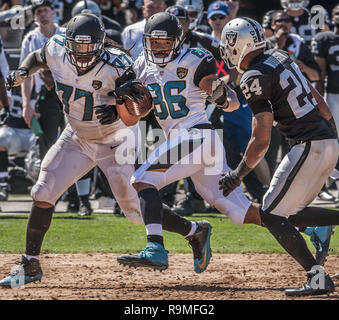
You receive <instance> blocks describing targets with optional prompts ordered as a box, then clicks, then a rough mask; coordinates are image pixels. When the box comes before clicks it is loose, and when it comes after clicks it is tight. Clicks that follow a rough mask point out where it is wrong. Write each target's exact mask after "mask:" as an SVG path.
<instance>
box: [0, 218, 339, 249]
mask: <svg viewBox="0 0 339 320" xmlns="http://www.w3.org/2000/svg"><path fill="white" fill-rule="evenodd" d="M27 218H28V216H27V215H20V216H5V215H3V216H0V253H23V252H24V250H25V237H26V225H27ZM203 219H207V220H209V221H210V223H211V224H212V226H213V230H212V238H211V246H212V249H213V252H215V253H246V252H258V253H282V252H284V251H283V250H282V249H281V247H280V246H279V245H278V244H277V242H276V240H275V239H274V238H273V237H272V236H271V234H270V233H269V232H268V231H267V230H266V229H265V228H262V227H258V226H252V225H244V226H241V227H239V226H236V225H234V224H233V223H231V222H230V221H229V220H228V219H226V218H225V217H224V216H223V215H221V214H220V215H219V214H195V215H193V216H192V217H190V220H194V221H198V220H203ZM145 234H146V233H145V229H144V226H138V225H135V224H132V223H131V222H130V221H129V220H127V219H126V218H124V217H122V216H114V215H112V214H107V213H106V214H92V216H91V217H86V218H81V217H78V216H77V215H76V214H71V213H69V214H67V213H65V214H55V215H54V217H53V220H52V224H51V227H50V229H49V231H48V233H47V234H46V236H45V240H44V243H43V247H42V251H43V252H45V253H46V252H51V253H85V252H114V253H126V252H137V251H139V250H140V249H142V248H143V247H144V246H145V243H146V236H145ZM164 239H165V247H166V249H167V250H169V252H170V253H174V252H176V253H191V249H190V247H189V246H188V244H187V241H186V240H185V239H184V238H183V237H182V236H180V235H177V234H173V233H169V232H165V233H164ZM305 239H306V241H307V242H308V243H309V246H310V248H311V249H312V252H314V247H313V246H312V244H311V243H310V242H309V240H308V237H307V236H305ZM331 248H332V249H333V251H332V252H333V253H336V254H339V232H336V233H335V234H334V236H333V237H332V241H331Z"/></svg>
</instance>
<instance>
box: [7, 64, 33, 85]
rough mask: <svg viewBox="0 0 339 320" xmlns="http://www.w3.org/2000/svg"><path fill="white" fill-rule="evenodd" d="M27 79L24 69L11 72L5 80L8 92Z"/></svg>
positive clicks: (26, 71)
mask: <svg viewBox="0 0 339 320" xmlns="http://www.w3.org/2000/svg"><path fill="white" fill-rule="evenodd" d="M27 77H28V70H27V69H26V68H19V69H18V70H15V71H12V72H11V73H10V74H9V75H8V76H7V78H6V88H7V90H10V89H11V88H13V87H17V86H18V85H20V84H21V83H22V82H23V80H24V79H26V78H27Z"/></svg>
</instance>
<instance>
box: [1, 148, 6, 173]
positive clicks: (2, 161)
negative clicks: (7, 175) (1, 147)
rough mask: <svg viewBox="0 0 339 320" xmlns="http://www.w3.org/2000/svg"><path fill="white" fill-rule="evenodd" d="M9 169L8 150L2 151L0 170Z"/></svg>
mask: <svg viewBox="0 0 339 320" xmlns="http://www.w3.org/2000/svg"><path fill="white" fill-rule="evenodd" d="M7 171H8V152H7V151H0V172H7Z"/></svg>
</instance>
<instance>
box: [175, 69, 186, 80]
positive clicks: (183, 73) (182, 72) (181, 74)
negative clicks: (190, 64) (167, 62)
mask: <svg viewBox="0 0 339 320" xmlns="http://www.w3.org/2000/svg"><path fill="white" fill-rule="evenodd" d="M187 73H188V69H185V68H180V67H179V68H177V76H178V78H179V79H184V78H185V77H186V76H187Z"/></svg>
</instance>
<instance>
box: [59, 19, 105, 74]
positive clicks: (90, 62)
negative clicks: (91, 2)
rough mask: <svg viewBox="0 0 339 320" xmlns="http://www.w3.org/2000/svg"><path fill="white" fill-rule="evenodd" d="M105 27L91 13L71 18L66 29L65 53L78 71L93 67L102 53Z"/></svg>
mask: <svg viewBox="0 0 339 320" xmlns="http://www.w3.org/2000/svg"><path fill="white" fill-rule="evenodd" d="M104 40H105V27H104V25H103V23H102V21H101V19H100V18H98V17H97V16H96V15H94V14H91V13H81V14H79V15H76V16H75V17H73V18H72V19H71V20H70V21H69V22H68V24H67V28H66V43H65V48H66V53H67V56H68V59H69V61H70V63H71V64H72V65H74V66H75V67H76V68H77V70H78V71H80V72H86V71H88V70H89V69H91V68H92V67H94V66H95V65H96V64H97V63H98V62H99V60H100V58H101V56H102V55H103V53H104Z"/></svg>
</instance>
